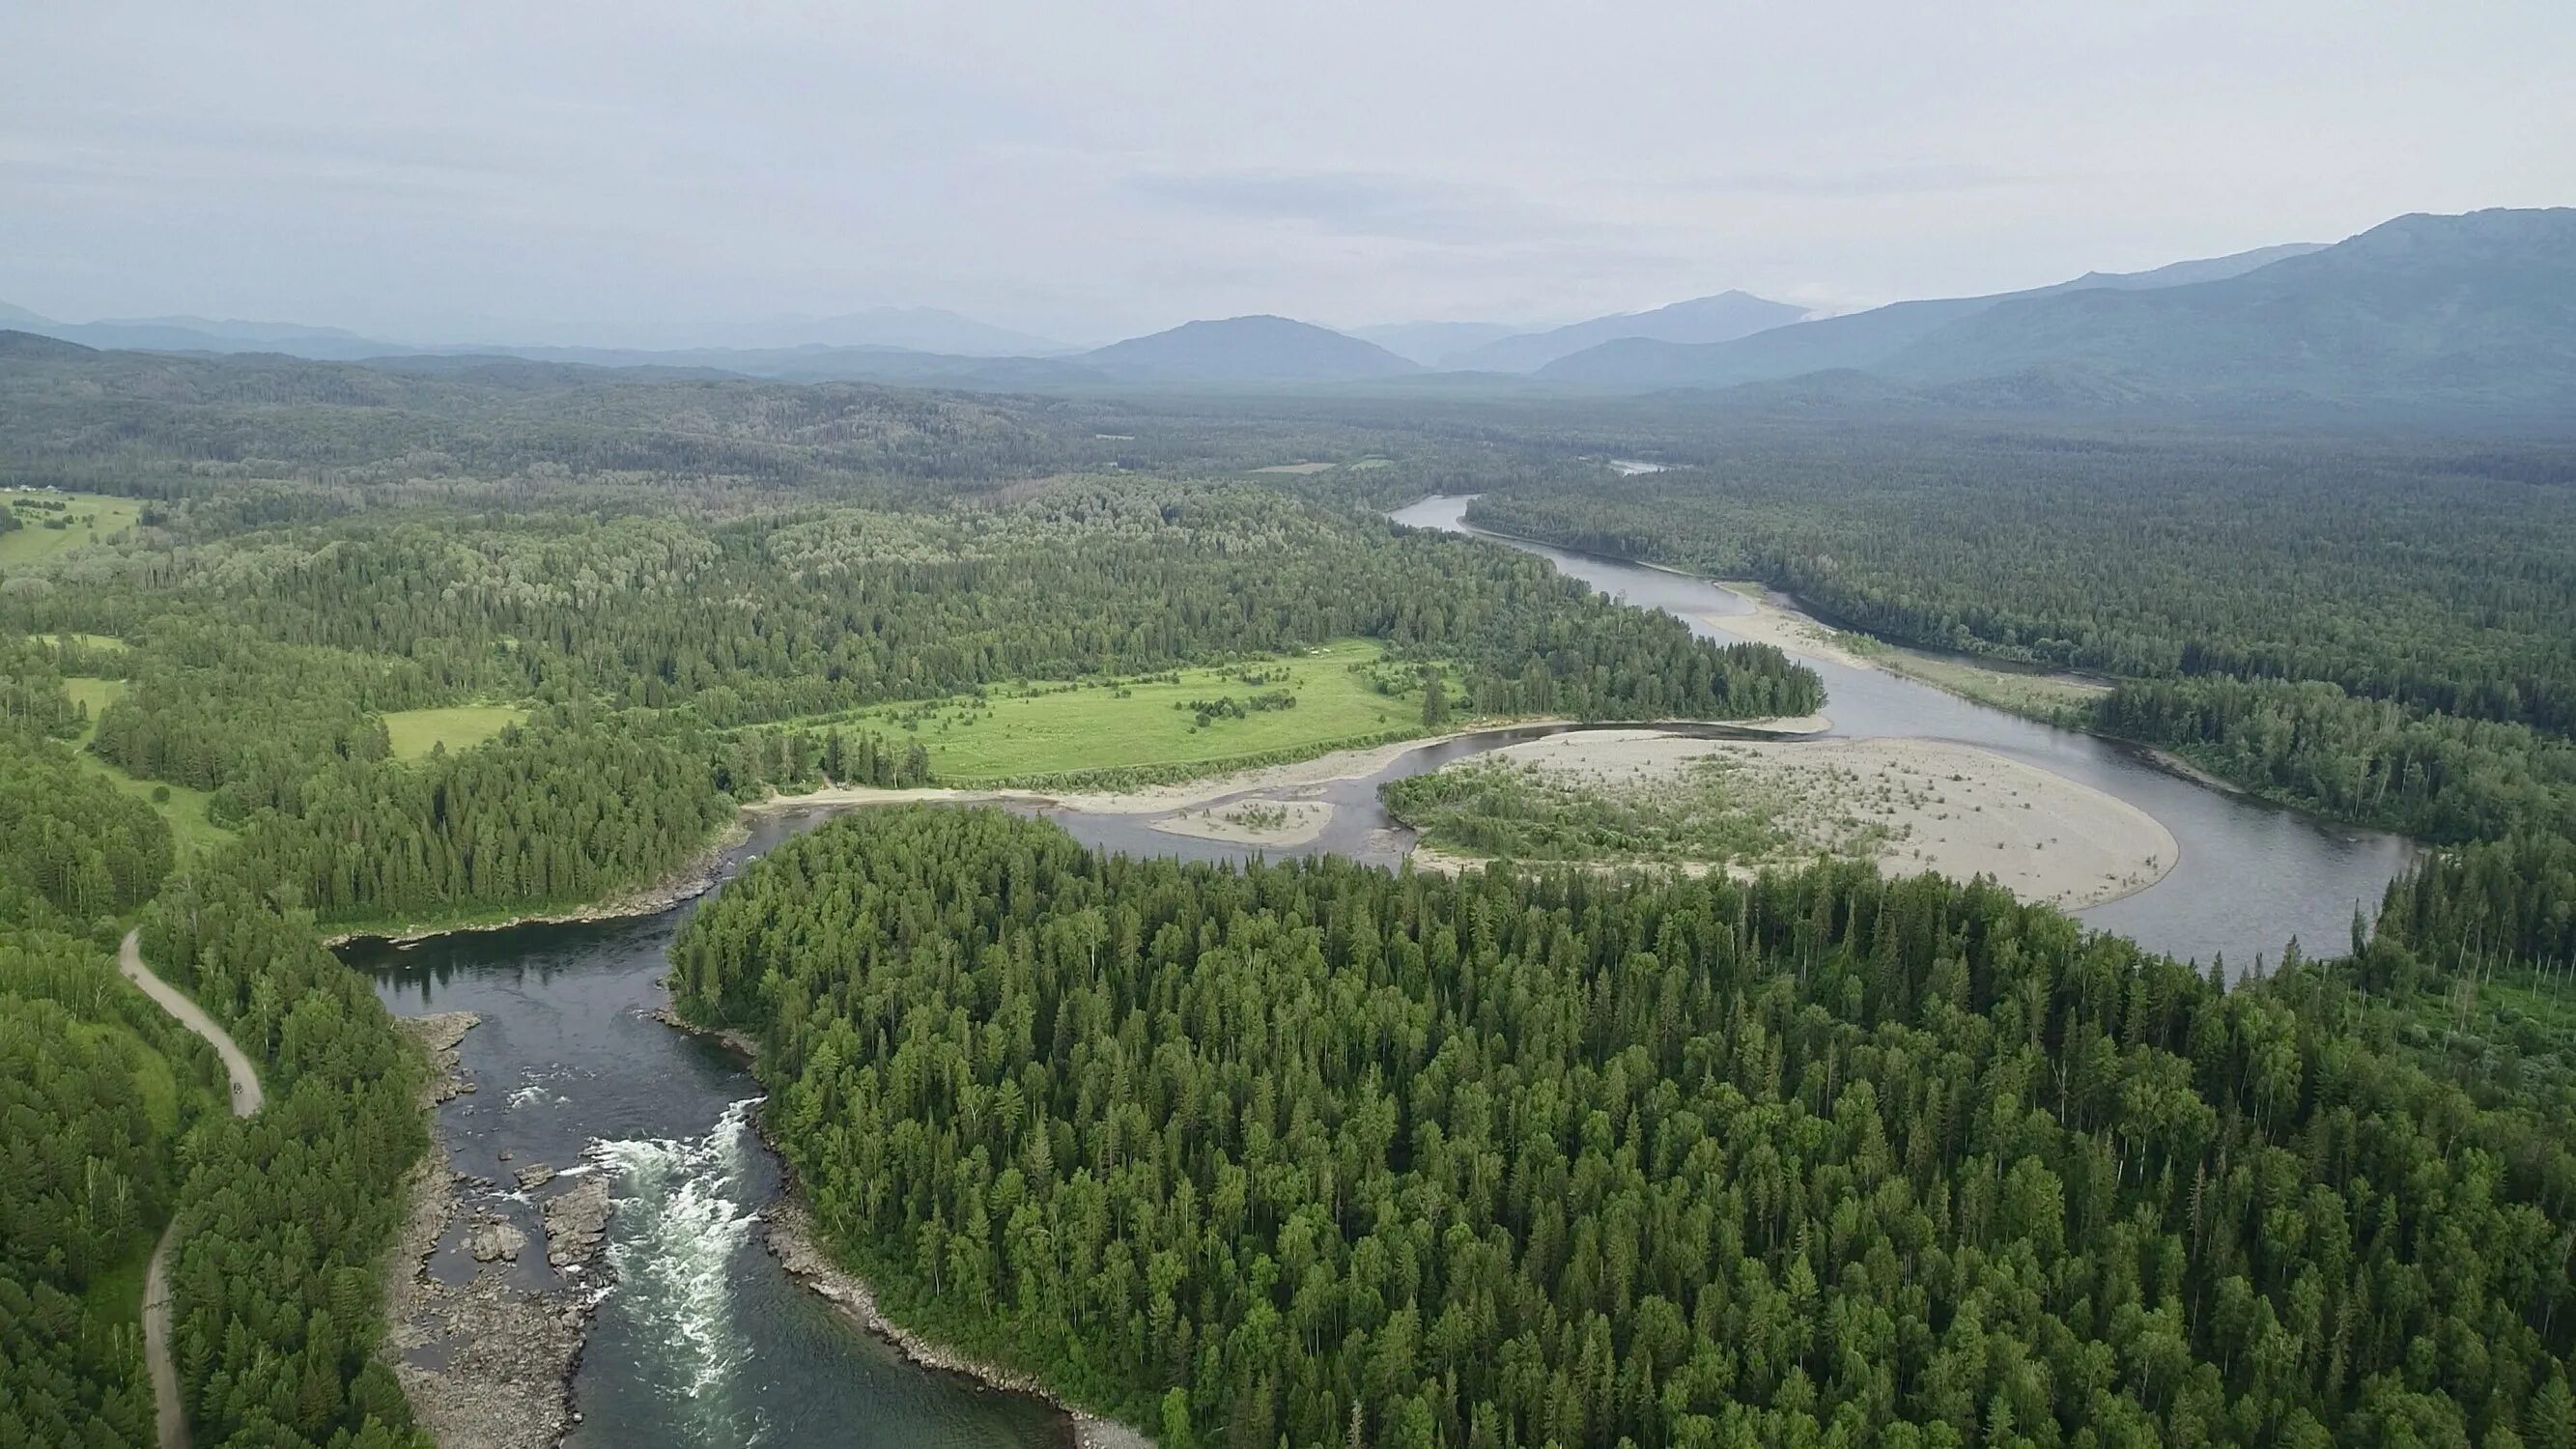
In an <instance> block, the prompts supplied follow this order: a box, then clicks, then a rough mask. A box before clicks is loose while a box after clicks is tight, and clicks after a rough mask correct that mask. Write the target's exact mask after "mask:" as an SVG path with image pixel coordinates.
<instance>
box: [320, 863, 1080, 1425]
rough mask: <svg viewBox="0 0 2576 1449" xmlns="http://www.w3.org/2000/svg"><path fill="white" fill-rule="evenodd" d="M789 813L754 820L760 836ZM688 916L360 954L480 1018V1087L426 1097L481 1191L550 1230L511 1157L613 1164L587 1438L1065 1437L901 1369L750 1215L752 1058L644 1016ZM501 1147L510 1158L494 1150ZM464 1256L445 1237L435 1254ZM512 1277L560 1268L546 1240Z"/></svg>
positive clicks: (412, 995) (392, 996)
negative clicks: (785, 1258) (799, 1279)
mask: <svg viewBox="0 0 2576 1449" xmlns="http://www.w3.org/2000/svg"><path fill="white" fill-rule="evenodd" d="M792 828H794V826H793V825H792V824H790V825H779V826H767V827H764V828H763V830H762V832H761V834H760V836H759V837H758V838H757V839H756V840H755V842H754V844H753V846H752V850H754V851H757V850H762V849H765V848H767V846H768V845H770V844H771V843H774V842H775V840H776V839H778V838H779V837H780V835H781V834H783V833H784V831H786V830H788V829H792ZM687 914H688V911H687V909H686V908H683V909H682V910H678V911H673V912H669V913H666V914H664V915H661V916H656V917H651V918H647V919H640V920H629V921H611V922H603V923H599V924H594V925H577V926H524V927H520V928H517V929H514V930H507V931H491V932H479V933H469V934H462V935H456V936H448V937H442V938H439V939H437V940H432V941H427V942H423V943H421V944H420V945H418V946H415V947H411V948H408V949H396V948H393V947H390V946H386V945H383V944H381V943H364V944H360V945H356V946H352V947H350V948H349V949H348V950H347V952H346V953H345V955H346V956H347V958H348V959H349V960H350V962H351V963H352V964H353V965H356V966H358V967H360V968H362V969H365V970H367V971H369V972H370V973H372V974H373V976H374V978H375V980H376V983H377V991H378V994H379V995H380V996H382V997H383V999H384V1000H385V1003H386V1004H387V1006H389V1007H390V1008H391V1009H393V1010H394V1011H397V1012H404V1013H416V1012H423V1011H453V1010H463V1011H473V1012H476V1013H479V1014H480V1015H481V1016H482V1018H483V1021H482V1024H481V1025H479V1026H477V1027H475V1028H474V1029H473V1030H472V1031H470V1032H467V1033H466V1034H465V1040H464V1042H463V1043H462V1045H461V1046H460V1048H459V1054H460V1060H461V1065H462V1068H463V1070H464V1072H465V1074H466V1075H467V1077H468V1078H469V1079H471V1080H472V1081H473V1082H474V1083H475V1086H476V1090H475V1091H474V1092H473V1093H471V1094H469V1095H466V1096H460V1097H458V1098H456V1099H455V1100H454V1101H452V1102H449V1103H447V1104H446V1105H444V1106H442V1107H441V1108H440V1109H439V1120H438V1131H439V1135H440V1137H441V1139H442V1140H444V1141H445V1142H446V1143H447V1144H448V1146H449V1149H450V1151H451V1152H452V1153H453V1154H454V1157H455V1160H456V1166H457V1168H458V1170H460V1171H462V1172H464V1173H466V1174H467V1175H469V1176H470V1177H478V1178H484V1179H488V1180H490V1181H491V1182H493V1183H495V1184H499V1185H497V1186H493V1187H490V1188H482V1189H470V1191H472V1192H473V1193H474V1195H475V1198H474V1200H475V1203H476V1205H477V1206H488V1207H491V1208H493V1209H494V1210H497V1211H501V1212H505V1213H507V1214H508V1215H509V1216H510V1217H511V1218H512V1220H513V1221H514V1222H516V1223H517V1224H518V1226H519V1227H520V1228H521V1229H522V1230H523V1231H525V1232H527V1233H528V1235H529V1240H530V1241H531V1242H532V1243H536V1242H542V1241H544V1239H543V1236H542V1224H541V1222H540V1219H539V1208H538V1204H537V1202H536V1201H533V1200H531V1199H532V1198H533V1199H542V1198H543V1197H544V1196H545V1195H546V1192H547V1191H548V1190H549V1189H541V1190H539V1191H538V1192H536V1193H534V1194H527V1193H520V1192H517V1191H515V1190H514V1189H512V1188H511V1187H510V1186H509V1185H510V1184H511V1183H512V1181H513V1176H512V1175H513V1173H514V1172H515V1171H516V1170H518V1169H519V1168H522V1167H526V1166H529V1165H531V1164H534V1163H545V1164H548V1165H550V1166H553V1167H556V1168H558V1169H566V1170H568V1171H570V1172H573V1173H582V1172H595V1173H600V1174H603V1175H604V1176H605V1177H606V1178H607V1179H608V1183H609V1191H610V1198H611V1200H612V1202H613V1203H614V1204H615V1208H614V1211H613V1213H612V1214H611V1216H610V1218H609V1222H608V1236H607V1240H606V1243H605V1244H604V1246H603V1250H602V1253H601V1260H602V1262H603V1264H604V1266H605V1269H606V1272H605V1273H603V1274H601V1275H599V1276H603V1277H608V1278H611V1279H613V1283H612V1285H611V1286H609V1287H607V1288H606V1289H604V1290H603V1291H601V1292H599V1294H598V1307H597V1314H596V1317H595V1318H594V1319H593V1320H592V1324H591V1330H590V1338H589V1341H588V1343H587V1344H586V1345H585V1347H584V1348H583V1351H582V1356H581V1363H580V1367H579V1368H578V1370H577V1371H576V1373H575V1375H574V1379H573V1407H574V1409H575V1410H576V1411H577V1412H579V1413H580V1414H581V1415H582V1423H581V1424H580V1426H579V1427H578V1428H576V1429H575V1430H574V1432H573V1434H572V1436H571V1439H570V1441H569V1442H570V1443H571V1444H573V1445H575V1446H578V1449H719V1446H721V1449H731V1446H737V1445H743V1446H751V1445H775V1446H798V1449H801V1446H805V1445H818V1446H850V1449H911V1446H924V1449H1036V1446H1047V1449H1059V1446H1063V1445H1065V1444H1066V1443H1068V1442H1069V1438H1070V1434H1069V1429H1068V1426H1067V1425H1066V1422H1065V1420H1064V1417H1063V1416H1062V1415H1061V1414H1058V1413H1056V1412H1055V1411H1054V1410H1052V1409H1050V1408H1048V1407H1047V1406H1045V1405H1043V1404H1040V1403H1038V1402H1036V1401H1034V1400H1031V1399H1028V1398H1025V1397H1022V1396H1020V1395H1015V1394H1003V1393H996V1392H993V1391H991V1390H989V1389H985V1388H983V1387H982V1386H980V1385H977V1384H974V1383H972V1382H970V1381H968V1380H965V1379H962V1378H959V1377H957V1376H955V1375H953V1374H944V1373H934V1372H931V1371H928V1370H924V1369H921V1368H919V1367H916V1366H914V1365H912V1364H910V1363H907V1362H905V1361H904V1360H903V1359H902V1358H901V1357H900V1356H898V1355H897V1354H896V1353H895V1352H894V1350H893V1349H892V1348H890V1347H888V1346H887V1345H885V1344H884V1343H882V1342H880V1341H878V1340H876V1339H874V1338H871V1337H868V1336H867V1335H865V1334H862V1333H860V1332H858V1331H857V1330H856V1329H854V1328H853V1327H851V1326H850V1324H849V1323H848V1322H847V1321H846V1320H844V1319H843V1318H841V1317H840V1316H839V1315H838V1313H837V1312H835V1311H834V1310H833V1309H832V1308H831V1306H830V1305H828V1304H826V1303H824V1302H823V1301H822V1300H821V1299H820V1298H817V1297H816V1296H815V1295H814V1294H812V1293H811V1292H809V1291H807V1290H806V1289H805V1288H803V1287H802V1286H800V1285H798V1284H797V1283H796V1282H794V1281H793V1280H791V1279H790V1278H788V1277H787V1275H786V1273H785V1272H784V1271H783V1270H782V1269H781V1268H780V1267H779V1266H778V1263H777V1261H776V1260H775V1259H773V1258H772V1257H770V1255H769V1253H768V1252H767V1250H766V1249H765V1248H764V1247H763V1246H762V1243H761V1238H760V1227H759V1223H758V1221H757V1215H758V1213H759V1212H760V1211H761V1209H763V1208H764V1207H766V1206H768V1205H769V1204H770V1203H772V1202H774V1201H775V1200H776V1199H777V1197H778V1195H779V1192H780V1190H781V1187H782V1178H781V1173H780V1169H779V1166H778V1163H777V1160H776V1159H775V1158H774V1157H772V1156H771V1155H770V1153H769V1150H768V1149H767V1148H766V1147H765V1146H763V1145H762V1144H761V1142H760V1139H759V1138H758V1136H757V1135H756V1134H755V1133H754V1132H753V1131H752V1130H751V1128H752V1122H753V1114H754V1113H756V1112H757V1111H758V1110H759V1106H758V1104H759V1101H760V1098H759V1095H758V1088H757V1086H756V1085H755V1084H754V1083H753V1082H752V1080H751V1078H750V1076H749V1074H747V1073H746V1072H744V1071H743V1070H742V1068H741V1067H740V1066H739V1065H737V1064H736V1063H735V1062H733V1061H732V1060H731V1059H730V1058H729V1057H727V1056H726V1055H725V1054H724V1053H722V1052H720V1051H718V1050H716V1049H714V1048H713V1047H710V1046H708V1045H707V1044H706V1043H704V1042H701V1041H699V1040H697V1039H696V1038H694V1037H690V1036H687V1035H685V1034H683V1033H681V1032H678V1031H674V1030H672V1029H671V1028H670V1027H667V1026H664V1025H662V1024H661V1023H659V1022H657V1021H654V1020H652V1019H650V1017H648V1016H647V1015H646V1013H647V1012H649V1011H650V1010H651V1009H652V1008H653V1007H654V1006H655V1005H656V1004H658V1003H659V1001H660V1000H661V988H660V986H659V985H658V984H657V983H658V981H659V978H660V977H661V975H662V973H663V971H664V970H665V969H666V966H665V962H664V956H665V953H666V951H667V950H668V948H669V945H670V940H671V936H672V933H673V932H674V931H676V930H677V929H678V927H679V924H680V922H681V921H682V920H684V919H686V917H687ZM505 1152H506V1153H507V1154H508V1156H506V1157H504V1156H503V1155H502V1154H503V1153H505ZM430 1266H431V1271H432V1272H434V1273H437V1274H438V1275H439V1276H441V1277H442V1278H445V1279H448V1280H450V1281H457V1280H461V1279H463V1278H465V1277H467V1276H469V1275H470V1274H471V1273H472V1272H473V1271H474V1266H475V1265H474V1263H473V1261H472V1259H471V1258H470V1257H469V1256H467V1255H466V1254H465V1253H464V1251H463V1249H462V1246H461V1241H460V1238H459V1235H458V1234H451V1235H450V1237H449V1239H448V1240H447V1241H446V1242H444V1243H442V1244H441V1245H440V1248H439V1251H438V1253H437V1254H436V1255H435V1256H434V1257H433V1258H432V1260H431V1265H430ZM515 1271H516V1273H517V1274H518V1275H519V1277H520V1278H521V1280H522V1281H526V1282H529V1283H532V1284H536V1283H545V1282H550V1281H551V1278H550V1270H548V1269H547V1268H546V1267H545V1262H544V1255H543V1254H542V1253H537V1252H529V1253H525V1254H522V1255H521V1260H520V1262H519V1264H518V1265H517V1268H516V1269H515Z"/></svg>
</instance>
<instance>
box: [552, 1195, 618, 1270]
mask: <svg viewBox="0 0 2576 1449" xmlns="http://www.w3.org/2000/svg"><path fill="white" fill-rule="evenodd" d="M608 1206H609V1204H608V1179H606V1178H604V1177H585V1178H583V1179H582V1180H581V1181H580V1182H578V1183H575V1184H574V1185H573V1186H572V1187H571V1188H570V1189H568V1190H566V1191H564V1192H560V1193H557V1194H556V1195H555V1196H553V1197H550V1198H548V1199H546V1261H547V1262H548V1263H550V1264H552V1265H554V1267H555V1268H557V1269H558V1270H561V1269H565V1268H578V1267H586V1266H588V1265H589V1263H590V1259H591V1255H593V1254H594V1253H597V1252H598V1251H599V1240H600V1238H601V1236H602V1235H604V1234H605V1233H606V1231H607V1229H608Z"/></svg>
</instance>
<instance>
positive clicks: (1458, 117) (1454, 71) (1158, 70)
mask: <svg viewBox="0 0 2576 1449" xmlns="http://www.w3.org/2000/svg"><path fill="white" fill-rule="evenodd" d="M2571 66H2576V4H2570V3H2567V0H2533V3H2519V0H2472V3H2467V4H2459V5H2447V6H2435V5H2421V4H2413V3H2408V4H2381V3H2372V0H2332V3H2315V0H2300V3H2280V4H2273V3H2263V0H2250V3H2249V0H2227V3H2222V4H2212V5H2179V4H2157V3H2138V0H2121V3H2116V4H2114V3H2096V0H2046V3H2031V4H2001V3H1988V4H1946V5H1924V4H1919V3H1912V0H1904V3H1898V0H1846V3H1839V4H1837V3H1818V4H1806V5H1789V4H1780V3H1776V0H1774V3H1763V4H1720V3H1711V0H1674V3H1658V4H1617V3H1601V0H1594V3H1590V4H1564V3H1551V4H1545V5H1525V4H1517V3H1504V0H1432V3H1418V0H1415V3H1408V0H1370V3H1342V0H1321V3H1317V0H1308V3H1303V4H1296V5H1264V6H1253V5H1242V4H1229V3H1225V0H1196V3H1168V4H1164V3H1135V0H1129V3H1107V4H1104V3H1089V4H1068V3H1054V4H1030V3H1002V0H987V3H973V0H965V3H960V0H934V3H922V4H912V3H866V0H847V3H838V4H834V3H821V0H817V3H810V4H801V5H789V4H765V3H735V0H688V3H665V0H617V3H601V4H589V3H564V0H514V3H508V4H487V3H482V0H441V3H436V4H419V5H408V4H405V5H396V4H384V3H371V0H340V3H330V4H322V3H309V4H263V3H256V0H223V3H214V4H209V3H204V0H185V3H178V0H171V3H156V4H140V3H119V0H0V301H5V302H12V303H16V304H18V305H20V306H25V307H29V308H32V309H34V310H36V311H39V312H43V313H46V314H48V315H51V316H56V317H59V318H63V319H66V320H75V321H78V320H88V319H91V318H95V317H101V316H139V315H149V314H155V313H170V312H194V313H201V314H208V315H215V316H239V317H259V318H291V319H294V320H298V321H305V322H315V323H329V324H336V325H340V326H346V327H351V328H355V329H358V330H362V331H368V332H371V333H375V334H378V335H387V336H394V337H399V338H404V339H414V340H423V341H437V340H462V339H469V338H479V339H484V340H493V341H541V340H545V341H576V340H577V341H596V342H619V343H629V342H631V343H656V342H681V341H688V340H693V339H696V338H699V337H702V336H705V335H707V334H708V333H709V332H710V331H711V330H712V329H714V328H715V327H716V326H718V325H719V324H722V323H725V322H732V321H739V320H743V319H751V318H760V317H768V316H775V315H780V314H794V313H828V312H835V311H848V310H855V309H858V308H861V307H865V306H871V305H880V304H899V305H930V306H943V307H950V308H954V309H957V310H959V311H963V312H968V313H971V314H974V315H976V316H979V317H982V318H984V319H986V320H989V321H993V322H997V323H1002V324H1004V325H1013V326H1019V327H1023V328H1028V329H1032V330H1037V331H1041V332H1045V333H1048V334H1051V335H1054V336H1058V337H1062V338H1065V339H1067V340H1070V341H1076V342H1081V341H1096V340H1104V339H1106V338H1108V337H1111V336H1115V335H1120V334H1124V333H1131V332H1138V331H1144V330H1150V329H1153V328H1157V327H1163V326H1168V325H1171V324H1172V323H1175V322H1178V321H1181V320H1184V319H1186V318H1189V317H1193V316H1224V315H1231V314H1235V313H1241V312H1252V311H1270V312H1282V313H1286V314H1289V315H1292V316H1298V317H1304V318H1308V319H1311V320H1315V321H1321V322H1326V323H1332V324H1336V325H1356V324H1362V323H1368V322H1380V321H1398V320H1407V319H1413V318H1487V317H1490V318H1499V319H1505V320H1524V319H1565V318H1572V317H1576V316H1582V315H1588V314H1592V313H1597V312H1603V311H1612V310H1621V309H1627V308H1635V307H1644V306H1653V305H1657V304H1660V303H1662V302H1666V301H1670V300H1673V299H1675V298H1678V297H1683V296H1690V295H1695V294H1699V293H1705V292H1712V291H1718V290H1722V289H1724V288H1727V287H1743V288H1745V289H1747V290H1750V291H1755V292H1760V293H1763V294H1766V295H1769V296H1773V297H1778V298H1782V299H1784V300H1789V301H1795V302H1801V303H1806V304H1809V305H1824V306H1851V305H1857V304H1862V303H1868V302H1876V301H1884V300H1890V299H1894V298H1898V297H1905V296H1923V295H1942V294H1958V293H1967V292H1977V291H1992V290H1999V289H2003V288H2009V287H2017V286H2026V285H2032V284H2037V283H2042V282H2048V281H2054V280H2058V279H2060V278H2063V277H2066V276H2071V275H2074V274H2076V273H2080V272H2082V271H2085V270H2087V269H2090V268H2102V269H2106V270H2128V269H2134V268H2138V267H2145V266H2153V265H2157V264H2161V263H2163V262H2167V261H2172V260H2176V259H2178V258H2182V257H2186V256H2200V255H2210V254H2215V253H2220V252H2228V251H2235V250H2241V249H2243V248H2246V247H2251V246H2257V245H2262V244H2265V243H2269V242H2276V241H2290V240H2311V239H2312V240H2320V241H2329V240H2334V239H2337V238H2339V237H2342V236H2344V235H2347V234H2349V233H2351V232H2353V231H2356V230H2359V229H2361V228H2363V227H2366V226H2368V225H2371V224H2373V223H2375V222H2377V221H2380V220H2383V219H2385V218H2387V217H2388V216H2391V215H2394V214H2397V213H2400V212H2406V211H2459V210H2467V209H2472V208H2476V207H2481V206H2503V205H2511V206H2534V205H2552V204H2567V203H2570V202H2576V87H2571V86H2570V84H2569V79H2568V77H2569V72H2570V69H2571Z"/></svg>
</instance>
